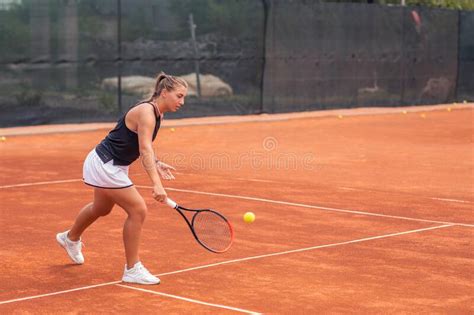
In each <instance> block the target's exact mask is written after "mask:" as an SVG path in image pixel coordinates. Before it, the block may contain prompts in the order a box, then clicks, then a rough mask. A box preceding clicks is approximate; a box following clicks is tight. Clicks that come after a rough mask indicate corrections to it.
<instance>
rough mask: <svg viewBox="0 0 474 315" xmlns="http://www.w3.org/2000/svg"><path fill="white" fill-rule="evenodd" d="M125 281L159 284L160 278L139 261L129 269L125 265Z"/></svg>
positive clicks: (123, 279)
mask: <svg viewBox="0 0 474 315" xmlns="http://www.w3.org/2000/svg"><path fill="white" fill-rule="evenodd" d="M122 281H123V282H129V283H139V284H159V283H160V279H158V278H157V277H155V276H154V275H152V274H151V273H150V272H149V271H148V270H147V269H146V268H145V267H144V266H143V265H142V263H141V262H137V263H136V264H135V266H133V268H131V269H127V265H125V270H124V271H123V277H122Z"/></svg>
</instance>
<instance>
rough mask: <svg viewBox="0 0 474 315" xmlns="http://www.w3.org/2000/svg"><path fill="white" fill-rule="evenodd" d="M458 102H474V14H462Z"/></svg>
mask: <svg viewBox="0 0 474 315" xmlns="http://www.w3.org/2000/svg"><path fill="white" fill-rule="evenodd" d="M459 34H460V35H459V75H458V82H457V98H458V100H460V101H461V100H471V101H472V100H474V12H472V11H471V12H461V19H460V32H459Z"/></svg>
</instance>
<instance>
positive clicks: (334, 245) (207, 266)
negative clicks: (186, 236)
mask: <svg viewBox="0 0 474 315" xmlns="http://www.w3.org/2000/svg"><path fill="white" fill-rule="evenodd" d="M452 226H456V225H455V224H454V225H453V224H444V225H436V226H431V227H427V228H421V229H415V230H408V231H403V232H397V233H390V234H382V235H378V236H371V237H365V238H360V239H355V240H349V241H343V242H337V243H331V244H324V245H316V246H311V247H305V248H299V249H293V250H287V251H282V252H276V253H269V254H263V255H257V256H249V257H243V258H237V259H232V260H226V261H222V262H218V263H213V264H206V265H201V266H196V267H191V268H186V269H181V270H176V271H170V272H165V273H160V274H157V276H159V277H163V276H167V275H173V274H178V273H183V272H188V271H194V270H199V269H205V268H210V267H215V266H220V265H227V264H232V263H237V262H242V261H248V260H256V259H261V258H267V257H274V256H282V255H287V254H293V253H300V252H305V251H311V250H316V249H321V248H329V247H336V246H342V245H348V244H354V243H361V242H366V241H371V240H377V239H383V238H389V237H394V236H399V235H406V234H413V233H419V232H424V231H429V230H435V229H441V228H447V227H452ZM121 282H122V281H112V282H105V283H100V284H95V285H88V286H84V287H79V288H74V289H68V290H62V291H56V292H51V293H44V294H39V295H32V296H27V297H22V298H16V299H10V300H4V301H0V305H3V304H9V303H14V302H21V301H27V300H33V299H38V298H43V297H49V296H54V295H60V294H65V293H70V292H75V291H82V290H88V289H93V288H97V287H103V286H108V285H113V284H119V283H121Z"/></svg>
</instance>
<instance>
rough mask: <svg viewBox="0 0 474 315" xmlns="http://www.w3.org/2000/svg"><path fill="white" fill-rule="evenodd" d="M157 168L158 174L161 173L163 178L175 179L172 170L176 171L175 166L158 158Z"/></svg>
mask: <svg viewBox="0 0 474 315" xmlns="http://www.w3.org/2000/svg"><path fill="white" fill-rule="evenodd" d="M156 170H157V171H158V174H160V176H161V178H163V179H166V180H172V179H174V176H173V174H172V173H171V171H176V169H175V168H174V167H172V166H170V165H168V164H166V163H163V162H161V161H158V160H157V161H156Z"/></svg>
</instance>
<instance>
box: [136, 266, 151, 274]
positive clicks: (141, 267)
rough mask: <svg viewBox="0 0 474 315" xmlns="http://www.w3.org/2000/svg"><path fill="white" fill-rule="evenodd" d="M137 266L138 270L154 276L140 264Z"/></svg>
mask: <svg viewBox="0 0 474 315" xmlns="http://www.w3.org/2000/svg"><path fill="white" fill-rule="evenodd" d="M138 268H139V269H140V271H141V272H142V273H143V274H145V275H146V276H152V277H154V276H153V275H152V274H151V273H150V272H149V271H148V269H146V268H145V266H143V265H140V266H138Z"/></svg>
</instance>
